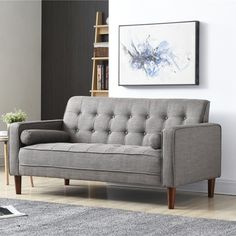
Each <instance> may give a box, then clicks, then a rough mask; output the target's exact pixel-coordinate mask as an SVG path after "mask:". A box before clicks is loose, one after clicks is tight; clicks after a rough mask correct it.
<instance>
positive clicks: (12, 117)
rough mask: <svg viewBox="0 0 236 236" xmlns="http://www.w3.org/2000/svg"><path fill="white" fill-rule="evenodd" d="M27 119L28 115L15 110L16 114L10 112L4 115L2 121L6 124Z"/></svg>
mask: <svg viewBox="0 0 236 236" xmlns="http://www.w3.org/2000/svg"><path fill="white" fill-rule="evenodd" d="M26 118H27V114H26V113H25V112H23V111H22V110H20V109H19V110H16V109H15V112H8V113H6V114H3V115H2V121H3V122H5V123H6V124H11V123H14V122H21V121H25V120H26Z"/></svg>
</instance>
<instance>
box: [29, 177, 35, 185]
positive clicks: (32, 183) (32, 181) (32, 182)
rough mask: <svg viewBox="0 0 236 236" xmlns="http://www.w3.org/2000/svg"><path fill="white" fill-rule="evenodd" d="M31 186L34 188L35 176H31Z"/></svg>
mask: <svg viewBox="0 0 236 236" xmlns="http://www.w3.org/2000/svg"><path fill="white" fill-rule="evenodd" d="M30 184H31V187H32V188H33V187H34V180H33V176H30Z"/></svg>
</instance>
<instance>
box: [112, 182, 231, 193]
mask: <svg viewBox="0 0 236 236" xmlns="http://www.w3.org/2000/svg"><path fill="white" fill-rule="evenodd" d="M109 185H111V186H112V187H115V186H117V187H127V188H135V189H140V188H145V189H149V190H150V189H153V190H155V189H160V187H149V186H140V185H132V186H131V185H126V184H114V183H113V184H108V186H109ZM161 189H164V188H161ZM177 191H186V192H200V193H207V181H201V182H197V183H194V184H188V185H185V186H181V187H178V188H177ZM215 193H217V194H225V195H236V180H229V179H217V180H216V187H215Z"/></svg>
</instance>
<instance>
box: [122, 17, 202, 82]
mask: <svg viewBox="0 0 236 236" xmlns="http://www.w3.org/2000/svg"><path fill="white" fill-rule="evenodd" d="M198 44H199V22H197V21H188V22H175V23H162V24H149V25H123V26H120V27H119V85H196V84H198V64H199V63H198V55H199V53H198V50H199V49H198V48H199V47H198Z"/></svg>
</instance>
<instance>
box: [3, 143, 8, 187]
mask: <svg viewBox="0 0 236 236" xmlns="http://www.w3.org/2000/svg"><path fill="white" fill-rule="evenodd" d="M8 161H9V160H8V150H7V142H4V162H5V182H6V185H9V166H8V164H9V163H8Z"/></svg>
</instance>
